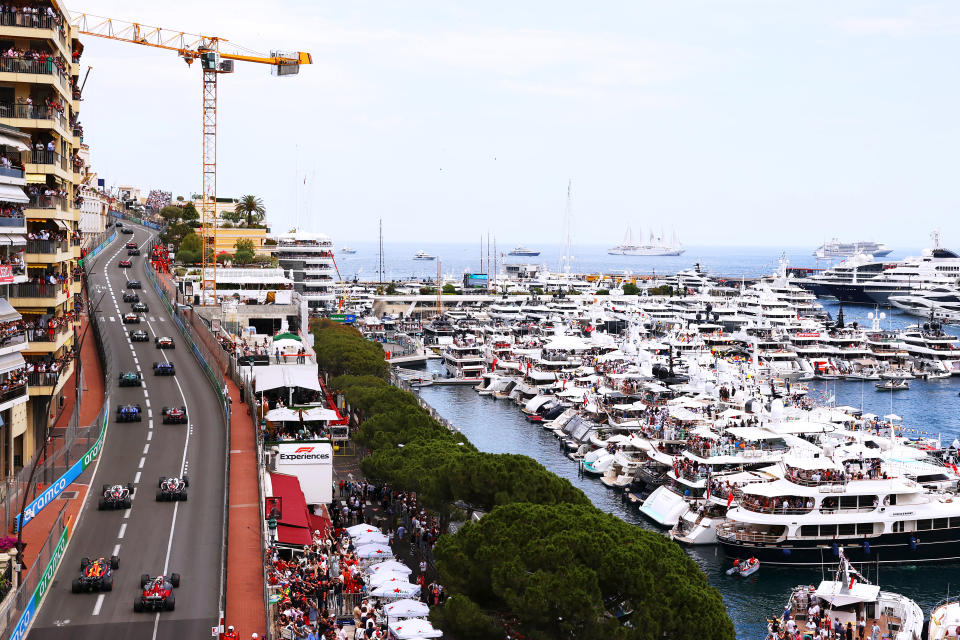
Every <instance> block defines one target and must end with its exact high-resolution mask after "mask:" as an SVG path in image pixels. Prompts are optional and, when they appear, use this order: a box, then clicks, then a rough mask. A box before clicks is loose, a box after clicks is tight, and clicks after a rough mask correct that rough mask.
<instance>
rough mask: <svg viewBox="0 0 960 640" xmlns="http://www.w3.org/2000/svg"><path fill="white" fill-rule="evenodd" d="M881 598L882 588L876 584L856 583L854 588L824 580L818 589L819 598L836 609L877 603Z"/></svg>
mask: <svg viewBox="0 0 960 640" xmlns="http://www.w3.org/2000/svg"><path fill="white" fill-rule="evenodd" d="M879 596H880V587H879V586H878V585H875V584H864V583H862V582H854V583H853V588H852V589H851V588H848V585H847V584H846V583H843V582H836V581H833V580H824V581H823V582H821V583H820V586H819V587H817V597H818V598H820V599H821V600H826V601H827V602H829V603H830V604H832V605H833V606H835V607H845V606H847V605H849V604H856V603H858V602H876V600H877V598H878V597H879Z"/></svg>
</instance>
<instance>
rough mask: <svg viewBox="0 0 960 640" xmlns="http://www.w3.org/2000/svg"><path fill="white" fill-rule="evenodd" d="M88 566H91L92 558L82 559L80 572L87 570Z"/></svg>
mask: <svg viewBox="0 0 960 640" xmlns="http://www.w3.org/2000/svg"><path fill="white" fill-rule="evenodd" d="M88 564H90V558H88V557H87V556H83V557H82V558H80V571H83V570H84V569H86V568H87V565H88Z"/></svg>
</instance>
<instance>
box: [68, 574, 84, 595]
mask: <svg viewBox="0 0 960 640" xmlns="http://www.w3.org/2000/svg"><path fill="white" fill-rule="evenodd" d="M81 589H82V586H81V583H80V578H74V579H73V582H71V583H70V590H71V591H73V592H74V593H80V590H81Z"/></svg>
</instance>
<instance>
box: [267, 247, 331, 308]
mask: <svg viewBox="0 0 960 640" xmlns="http://www.w3.org/2000/svg"><path fill="white" fill-rule="evenodd" d="M271 237H272V238H273V239H274V240H276V242H277V244H276V245H274V246H273V247H272V249H273V252H274V255H275V256H276V257H277V259H278V260H279V262H280V267H281V268H282V269H284V270H286V271H287V272H289V273H290V275H291V276H292V278H293V282H294V289H295V290H296V291H298V292H299V293H300V295H301V296H303V298H304V299H305V300H306V301H307V305H308V306H309V307H310V309H323V308H330V307H332V306H333V305H334V304H335V302H336V287H337V277H336V269H335V267H334V264H333V240H332V239H331V238H330V236H328V235H325V234H322V233H306V232H303V231H297V232H294V233H282V234H277V235H274V236H271Z"/></svg>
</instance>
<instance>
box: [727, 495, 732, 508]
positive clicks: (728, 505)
mask: <svg viewBox="0 0 960 640" xmlns="http://www.w3.org/2000/svg"><path fill="white" fill-rule="evenodd" d="M731 504H733V491H731V492H730V493H729V494H728V495H727V508H728V509H729V508H730V505H731Z"/></svg>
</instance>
